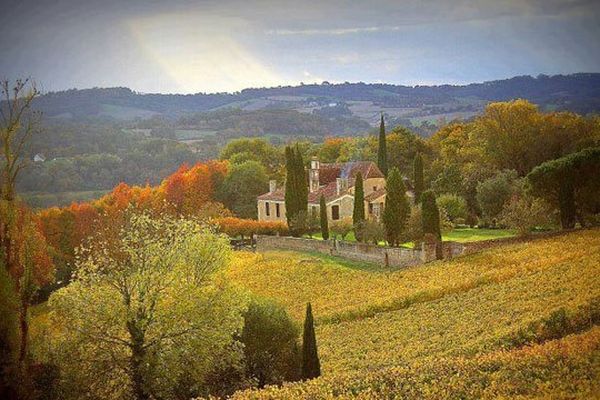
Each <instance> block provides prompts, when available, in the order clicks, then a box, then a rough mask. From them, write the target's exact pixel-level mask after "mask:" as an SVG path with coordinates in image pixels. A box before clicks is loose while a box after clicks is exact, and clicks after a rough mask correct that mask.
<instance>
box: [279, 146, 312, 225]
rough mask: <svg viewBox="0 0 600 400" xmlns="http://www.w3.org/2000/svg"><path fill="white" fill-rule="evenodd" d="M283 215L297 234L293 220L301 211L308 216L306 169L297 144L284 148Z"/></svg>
mask: <svg viewBox="0 0 600 400" xmlns="http://www.w3.org/2000/svg"><path fill="white" fill-rule="evenodd" d="M285 167H286V179H285V216H286V219H287V223H288V226H289V227H290V230H291V231H292V233H293V234H297V233H298V232H296V230H295V229H294V228H295V227H294V226H293V225H294V220H295V219H296V218H297V217H298V215H299V214H300V212H301V211H303V212H304V216H305V217H308V216H307V214H306V211H307V210H308V186H307V185H308V184H307V181H306V170H305V168H304V160H303V159H302V153H301V152H300V148H299V147H298V145H296V147H295V148H294V147H290V146H288V147H286V148H285Z"/></svg>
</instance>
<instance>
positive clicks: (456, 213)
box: [436, 193, 467, 222]
mask: <svg viewBox="0 0 600 400" xmlns="http://www.w3.org/2000/svg"><path fill="white" fill-rule="evenodd" d="M436 203H437V205H438V208H439V209H440V210H444V211H445V212H446V215H447V216H448V219H449V220H450V221H452V222H456V221H457V220H458V219H465V218H466V217H467V202H466V201H465V199H463V198H462V197H460V196H457V195H455V194H448V193H446V194H443V195H441V196H438V198H437V199H436Z"/></svg>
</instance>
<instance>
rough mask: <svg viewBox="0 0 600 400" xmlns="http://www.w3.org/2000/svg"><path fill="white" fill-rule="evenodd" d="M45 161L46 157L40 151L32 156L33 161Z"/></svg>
mask: <svg viewBox="0 0 600 400" xmlns="http://www.w3.org/2000/svg"><path fill="white" fill-rule="evenodd" d="M44 161H46V157H44V155H43V154H41V153H37V154H36V155H35V156H33V162H36V163H37V162H44Z"/></svg>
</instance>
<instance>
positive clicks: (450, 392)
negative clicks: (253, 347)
mask: <svg viewBox="0 0 600 400" xmlns="http://www.w3.org/2000/svg"><path fill="white" fill-rule="evenodd" d="M226 274H227V275H228V277H229V278H230V279H231V280H232V281H235V282H238V284H239V285H241V286H243V287H245V288H246V289H248V290H250V291H251V292H253V293H256V294H259V295H261V296H268V297H272V298H275V299H277V300H278V301H279V302H280V303H281V304H283V305H285V306H286V308H287V309H288V310H289V311H290V313H291V315H292V316H293V317H294V318H295V319H297V320H298V321H301V318H302V313H303V310H304V307H305V304H306V302H308V301H310V302H312V305H313V312H314V313H315V317H316V321H317V330H316V334H317V341H318V345H319V353H320V359H321V365H322V371H323V377H322V378H320V379H317V380H315V381H312V382H309V383H301V384H293V385H290V386H288V387H285V388H283V389H270V390H268V391H263V392H260V391H253V392H247V393H243V394H239V395H238V398H259V399H260V398H285V399H292V398H306V399H308V398H310V399H313V398H331V397H335V396H334V395H341V396H343V397H344V398H348V397H350V398H352V397H358V398H369V399H370V398H373V399H374V398H381V397H385V398H388V396H387V395H386V394H389V393H393V394H394V396H392V397H389V398H402V397H401V396H400V395H399V394H401V393H405V391H406V393H408V394H405V395H406V396H407V397H408V398H410V397H412V396H413V395H414V396H416V397H426V398H449V397H451V398H486V397H488V398H490V397H491V398H494V397H498V396H500V397H505V398H512V397H518V396H521V397H523V398H525V397H527V398H530V396H532V395H539V394H540V393H542V394H544V393H545V394H546V395H545V396H542V397H543V398H545V397H548V396H550V397H555V398H573V397H577V396H579V397H580V398H590V396H591V394H594V393H595V394H600V332H599V328H596V327H594V325H595V324H597V323H599V322H600V231H599V230H590V231H580V232H574V233H569V234H566V235H565V236H560V237H554V238H548V239H543V240H536V241H535V242H531V243H527V244H518V245H511V246H507V247H502V248H497V249H494V250H490V251H486V252H482V253H479V254H474V255H471V256H466V257H463V258H458V259H454V260H451V261H448V262H435V263H431V264H428V265H426V266H420V267H413V268H408V269H404V270H400V271H395V272H390V271H377V270H373V268H372V267H367V266H365V267H364V268H361V265H360V264H357V263H351V264H349V265H344V264H340V263H339V262H336V261H335V260H334V259H332V258H328V257H317V256H315V255H312V254H309V255H307V254H300V253H291V252H290V253H282V252H272V253H265V254H256V255H254V254H244V253H241V254H239V255H238V256H237V260H236V262H234V264H233V266H232V267H231V268H230V269H229V270H228V271H227V272H226ZM551 339H555V340H554V341H552V340H551ZM523 345H530V346H531V347H527V346H526V347H523ZM356 371H361V372H360V373H357V372H356ZM445 375H448V381H447V382H444V381H443V380H442V381H440V380H438V379H437V378H436V376H445ZM428 377H429V378H428ZM407 382H410V384H407ZM411 385H412V386H411ZM409 386H411V387H412V389H411V387H409ZM391 388H393V391H392V392H389V391H390V390H391ZM413 389H414V390H417V391H416V392H410V391H411V390H413ZM444 391H446V392H444ZM411 393H412V395H411ZM427 393H429V394H430V395H427ZM436 393H437V394H436ZM443 393H446V396H444V395H442V394H443ZM396 396H397V397H396ZM591 397H593V396H591Z"/></svg>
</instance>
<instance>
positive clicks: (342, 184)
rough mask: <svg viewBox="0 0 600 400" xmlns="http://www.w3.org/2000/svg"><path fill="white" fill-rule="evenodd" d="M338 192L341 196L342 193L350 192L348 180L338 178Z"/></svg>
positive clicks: (336, 181)
mask: <svg viewBox="0 0 600 400" xmlns="http://www.w3.org/2000/svg"><path fill="white" fill-rule="evenodd" d="M335 185H336V192H337V195H338V196H339V195H340V194H341V193H342V192H345V191H346V190H348V179H346V178H336V180H335Z"/></svg>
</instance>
